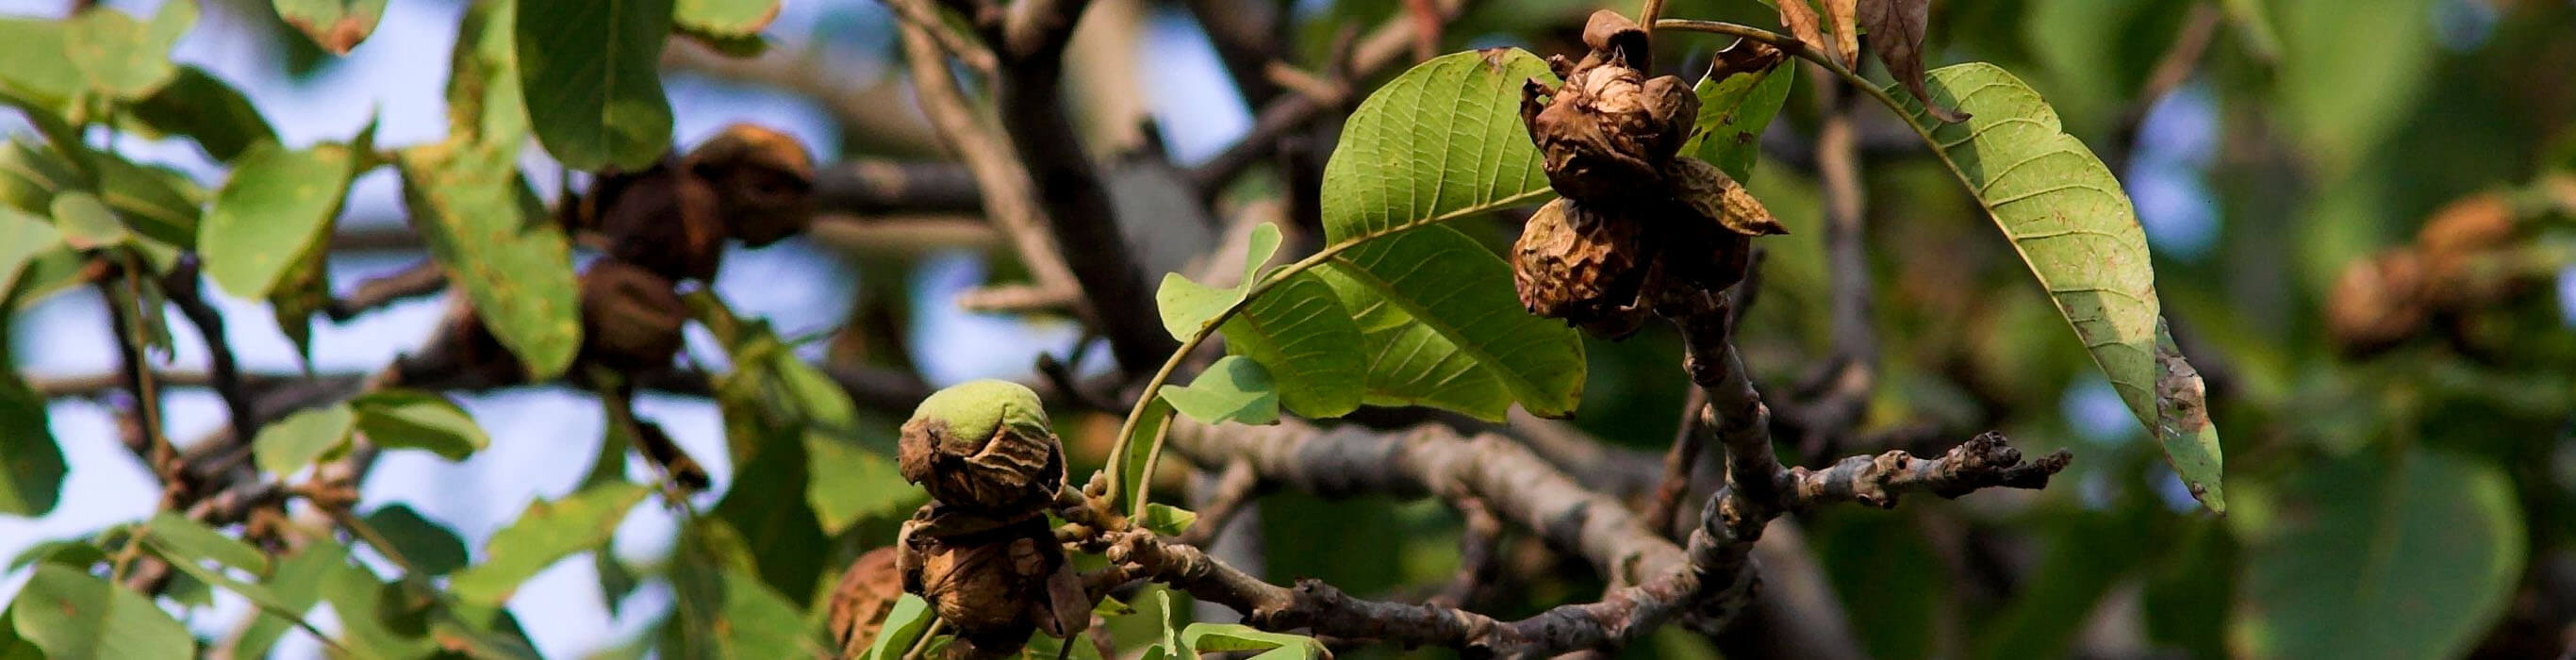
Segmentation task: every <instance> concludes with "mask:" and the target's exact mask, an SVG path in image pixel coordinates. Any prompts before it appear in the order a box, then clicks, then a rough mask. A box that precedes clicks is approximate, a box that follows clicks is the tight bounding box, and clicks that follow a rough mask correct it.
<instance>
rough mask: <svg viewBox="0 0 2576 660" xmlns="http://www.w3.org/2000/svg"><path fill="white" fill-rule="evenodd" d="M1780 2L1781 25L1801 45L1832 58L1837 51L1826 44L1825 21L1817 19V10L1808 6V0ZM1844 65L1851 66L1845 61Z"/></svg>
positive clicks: (1783, 0)
mask: <svg viewBox="0 0 2576 660" xmlns="http://www.w3.org/2000/svg"><path fill="white" fill-rule="evenodd" d="M1779 2H1780V24H1781V25H1786V26H1789V33H1790V34H1794V35H1797V36H1798V41H1799V43H1804V44H1806V45H1807V47H1808V48H1810V49H1814V50H1815V51H1816V52H1818V53H1824V54H1825V56H1826V57H1832V56H1833V53H1834V52H1836V51H1835V49H1834V48H1833V46H1831V45H1829V44H1827V43H1825V31H1824V26H1823V25H1822V23H1823V21H1824V19H1821V18H1817V17H1816V8H1814V7H1809V6H1807V0H1779ZM1844 64H1846V65H1848V64H1850V60H1848V59H1846V60H1844Z"/></svg>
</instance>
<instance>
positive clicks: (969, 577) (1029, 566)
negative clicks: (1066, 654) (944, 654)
mask: <svg viewBox="0 0 2576 660" xmlns="http://www.w3.org/2000/svg"><path fill="white" fill-rule="evenodd" d="M958 515H968V516H971V515H972V514H970V513H964V512H958V511H955V510H953V508H951V507H944V506H940V505H935V504H934V505H932V506H928V507H923V508H922V510H921V511H919V512H916V513H915V514H913V519H912V520H909V521H906V522H905V523H904V526H903V530H902V532H901V533H900V535H899V536H898V540H897V541H896V545H897V547H899V548H901V550H900V551H899V552H900V554H899V555H898V556H897V557H896V567H897V570H898V571H899V572H900V574H901V575H902V580H903V589H904V591H907V592H911V593H914V594H918V595H920V596H921V597H922V599H923V600H926V601H929V602H930V609H931V611H932V612H933V613H936V614H938V615H939V618H940V620H943V621H947V622H948V623H949V624H950V625H953V626H956V628H957V634H958V640H959V641H960V642H961V643H963V645H964V648H963V649H961V650H962V651H963V652H962V653H960V655H965V656H967V657H1001V656H1006V655H1009V654H1010V653H1012V652H1015V651H1018V650H1019V648H1020V647H1021V645H1023V644H1025V643H1026V642H1027V641H1028V637H1029V633H1031V632H1044V633H1046V634H1047V635H1049V636H1052V637H1056V638H1060V639H1062V638H1071V637H1072V636H1074V635H1078V634H1080V633H1081V632H1082V631H1083V630H1084V629H1085V628H1088V627H1090V625H1091V602H1090V599H1089V598H1088V594H1087V593H1086V592H1085V591H1084V589H1083V587H1082V580H1081V577H1080V576H1079V575H1077V574H1076V573H1075V572H1074V569H1073V566H1072V564H1071V563H1070V562H1067V561H1066V560H1065V556H1064V549H1063V548H1062V547H1060V546H1058V545H1057V543H1056V540H1055V533H1054V532H1053V531H1052V530H1050V529H1048V528H1047V525H1046V521H1045V519H1043V518H1033V519H1029V520H1023V521H1020V522H1018V523H1014V524H1011V525H1006V526H1002V527H999V528H993V529H986V530H982V531H977V532H970V533H960V534H953V535H941V534H938V533H935V532H933V531H931V530H932V529H933V528H937V527H943V526H954V525H953V524H950V523H947V522H946V521H942V520H941V519H942V518H946V517H953V516H958Z"/></svg>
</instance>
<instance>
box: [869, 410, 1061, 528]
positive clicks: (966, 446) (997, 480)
mask: <svg viewBox="0 0 2576 660" xmlns="http://www.w3.org/2000/svg"><path fill="white" fill-rule="evenodd" d="M898 458H899V459H900V460H899V464H898V467H899V468H900V469H901V471H902V472H903V478H904V479H905V480H907V481H911V482H913V483H917V484H921V486H922V488H924V489H926V490H928V491H930V496H931V498H933V499H936V500H939V501H940V502H941V503H944V504H947V505H950V506H953V507H957V508H960V509H965V510H971V511H977V512H979V513H981V514H983V515H987V516H992V517H995V518H996V519H997V520H1002V521H1011V520H1018V519H1020V518H1023V517H1027V516H1035V515H1038V514H1040V513H1043V512H1044V511H1045V510H1046V508H1047V506H1048V505H1050V504H1052V503H1053V502H1054V501H1055V495H1056V489H1057V488H1058V487H1059V486H1060V485H1062V484H1063V482H1064V444H1063V443H1062V442H1061V441H1059V440H1057V439H1056V437H1055V431H1054V430H1053V429H1052V428H1050V427H1049V426H1048V423H1047V417H1046V408H1045V406H1044V405H1043V404H1042V403H1040V402H1039V401H1038V395H1037V393H1036V392H1033V391H1030V390H1029V388H1028V387H1026V386H1023V385H1020V384H1018V383H1013V382H1009V381H1001V380H978V381H970V382H966V383H962V384H959V385H957V386H954V387H950V388H948V389H944V390H940V391H938V392H937V393H934V394H931V395H930V398H927V399H923V400H922V402H921V406H920V407H919V408H916V409H914V410H913V413H912V419H910V420H908V421H906V422H904V424H903V439H902V442H901V446H900V456H899V457H898Z"/></svg>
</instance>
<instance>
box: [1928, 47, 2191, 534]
mask: <svg viewBox="0 0 2576 660" xmlns="http://www.w3.org/2000/svg"><path fill="white" fill-rule="evenodd" d="M1926 88H1927V91H1928V92H1929V93H1930V98H1931V100H1932V102H1934V103H1948V104H1951V105H1954V106H1956V107H1958V108H1960V109H1961V110H1963V111H1966V114H1967V116H1968V117H1969V119H1968V120H1967V121H1964V122H1961V123H1955V124H1952V123H1943V122H1941V121H1940V119H1939V118H1938V117H1937V116H1936V115H1935V114H1934V113H1933V112H1930V111H1926V110H1925V109H1924V108H1923V104H1921V103H1917V102H1914V101H1911V100H1900V101H1899V103H1900V104H1902V105H1905V106H1907V107H1906V108H1905V112H1904V114H1906V115H1907V121H1909V122H1910V123H1912V124H1913V126H1914V128H1915V130H1916V131H1917V132H1918V133H1920V134H1921V135H1922V136H1923V139H1924V140H1925V141H1926V142H1929V143H1931V144H1932V145H1933V146H1934V147H1935V150H1934V153H1935V154H1937V155H1938V156H1939V157H1940V160H1941V162H1942V164H1943V165H1944V166H1947V167H1948V168H1950V170H1951V172H1952V173H1954V174H1956V175H1957V176H1958V177H1959V181H1960V183H1962V184H1964V185H1966V186H1967V187H1968V190H1969V192H1971V193H1973V194H1975V195H1976V197H1977V200H1978V203H1979V204H1980V205H1982V206H1984V207H1985V209H1986V212H1987V214H1988V215H1989V216H1991V217H1992V218H1993V219H1994V221H1995V227H1996V228H1997V229H1999V230H2002V231H2003V233H2004V237H2005V238H2006V239H2009V240H2010V241H2011V243H2012V246H2013V249H2014V251H2015V252H2017V253H2018V254H2019V255H2020V256H2021V258H2022V262H2023V263H2024V264H2025V265H2027V266H2029V267H2030V271H2031V275H2032V276H2033V277H2034V278H2036V279H2038V280H2039V282H2040V285H2041V286H2043V287H2045V288H2046V289H2047V291H2048V296H2049V299H2050V301H2051V302H2054V303H2056V306H2057V310H2058V313H2059V314H2060V315H2061V316H2064V317H2065V318H2066V321H2067V323H2068V324H2069V325H2071V326H2073V327H2074V329H2075V335H2076V337H2077V338H2078V339H2081V340H2082V341H2083V342H2084V347H2085V350H2086V351H2088V352H2090V353H2091V354H2092V356H2093V362H2094V364H2095V365H2096V366H2099V367H2101V369H2102V372H2103V375H2104V376H2106V377H2107V378H2109V380H2110V381H2111V386H2112V387H2113V389H2116V390H2118V391H2119V394H2120V399H2121V402H2122V403H2125V404H2127V405H2128V407H2129V412H2130V413H2131V414H2134V415H2136V416H2137V418H2138V421H2139V423H2141V424H2144V425H2145V426H2146V428H2147V430H2148V431H2149V432H2150V433H2153V434H2155V436H2156V440H2157V442H2158V444H2159V445H2161V446H2162V448H2163V450H2164V452H2165V462H2166V463H2167V464H2169V465H2171V466H2173V469H2174V472H2175V473H2176V474H2178V475H2180V476H2181V477H2182V480H2183V483H2184V484H2185V485H2187V486H2189V487H2190V488H2191V491H2192V494H2193V495H2194V496H2195V497H2198V498H2199V499H2200V501H2201V502H2202V503H2203V504H2205V505H2207V506H2208V507H2209V509H2210V510H2211V511H2214V512H2220V513H2224V512H2225V511H2226V510H2227V504H2226V498H2225V494H2224V492H2223V491H2222V490H2221V489H2220V485H2219V480H2220V475H2221V472H2222V471H2221V467H2222V463H2223V461H2222V457H2221V452H2220V449H2219V443H2218V434H2217V430H2216V428H2215V427H2214V426H2212V425H2211V424H2210V423H2209V419H2208V412H2207V407H2206V402H2205V401H2204V394H2203V388H2202V386H2201V384H2200V377H2199V375H2198V374H2197V373H2195V372H2193V371H2192V370H2191V366H2190V364H2189V363H2188V362H2187V361H2185V360H2184V359H2183V357H2182V355H2181V352H2180V351H2178V350H2174V349H2173V348H2172V340H2171V338H2169V337H2166V336H2165V332H2164V330H2163V323H2164V320H2163V317H2162V316H2161V305H2160V303H2159V301H2158V299H2157V297H2156V284H2155V270H2154V268H2153V264H2152V263H2151V261H2150V259H2149V256H2148V253H2147V237H2146V231H2145V230H2144V229H2143V228H2141V227H2140V226H2139V225H2138V216H2137V211H2136V210H2135V209H2134V208H2133V207H2132V206H2131V205H2130V202H2129V195H2128V193H2127V192H2126V191H2125V190H2123V189H2122V188H2121V186H2120V181H2119V179H2117V178H2115V177H2113V176H2112V175H2111V170H2110V168H2109V167H2106V166H2104V165H2103V164H2102V160H2101V159H2100V158H2098V157H2096V156H2094V155H2093V152H2092V150H2090V149H2087V148H2085V146H2084V143H2083V142H2081V141H2078V140H2076V139H2075V137H2074V136H2072V135H2067V134H2066V132H2065V130H2064V129H2063V128H2061V127H2060V124H2059V122H2058V118H2057V111H2056V110H2055V109H2054V108H2051V107H2049V105H2048V102H2047V101H2046V100H2045V99H2042V98H2040V96H2039V93H2038V92H2035V91H2032V90H2031V88H2030V86H2029V85H2027V84H2024V83H2023V82H2022V81H2021V79H2020V78H2016V77H2014V76H2013V75H2012V74H2011V73H2009V72H2006V71H2004V70H2003V69H2002V68H1999V67H1996V66H1994V65H1992V64H1985V63H1969V64H1960V65H1956V66H1947V67H1942V68H1941V69H1939V70H1936V71H1933V72H1931V75H1930V76H1928V81H1927V87H1926Z"/></svg>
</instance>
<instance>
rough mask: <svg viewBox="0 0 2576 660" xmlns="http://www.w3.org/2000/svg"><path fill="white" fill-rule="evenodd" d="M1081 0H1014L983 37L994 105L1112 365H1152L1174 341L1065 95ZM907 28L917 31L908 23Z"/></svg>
mask: <svg viewBox="0 0 2576 660" xmlns="http://www.w3.org/2000/svg"><path fill="white" fill-rule="evenodd" d="M1089 6H1090V2H1089V1H1088V0H1019V2H1015V3H1012V5H1011V7H1010V11H1009V14H1008V18H1007V19H1006V20H1004V21H1003V22H1002V24H1001V25H1000V26H998V29H996V30H994V31H992V33H991V34H990V35H988V36H989V37H991V38H992V40H993V41H995V42H996V43H998V44H999V45H1000V53H999V55H1000V56H1001V57H1002V60H1003V64H1004V66H1003V67H1002V70H1001V73H1000V76H999V78H1000V79H999V81H998V85H997V88H996V92H995V94H994V96H995V103H994V105H995V107H996V109H997V110H999V111H1000V113H1001V118H1002V124H1003V125H1005V126H1009V127H1011V129H1010V130H1008V131H1004V133H1005V135H1006V137H1008V138H1009V140H1010V143H1011V146H1012V147H1013V149H1014V150H1016V151H1017V152H1018V155H1019V160H1020V162H1021V164H1022V165H1024V166H1025V167H1026V168H1027V174H1028V177H1029V179H1030V181H1031V182H1032V183H1033V184H1034V185H1035V187H1036V193H1037V201H1038V205H1039V206H1040V207H1041V208H1042V209H1044V212H1045V216H1046V219H1047V222H1046V226H1047V229H1048V230H1049V231H1050V232H1051V233H1052V234H1053V235H1054V237H1055V243H1056V245H1058V246H1061V247H1062V248H1063V249H1065V250H1066V251H1067V253H1068V255H1067V256H1068V257H1069V258H1068V259H1066V262H1067V265H1068V266H1070V267H1071V269H1072V272H1073V277H1074V280H1075V281H1077V282H1080V283H1081V293H1082V295H1084V296H1087V297H1089V299H1090V302H1091V311H1092V315H1091V316H1092V318H1091V320H1092V323H1093V326H1094V327H1097V328H1099V330H1100V332H1101V334H1102V335H1103V336H1106V337H1108V338H1109V352H1110V355H1111V356H1112V357H1114V358H1116V360H1117V363H1118V367H1119V369H1121V370H1123V371H1125V372H1127V373H1131V374H1145V373H1152V372H1153V370H1154V368H1155V367H1156V366H1158V365H1160V364H1162V362H1163V358H1164V357H1165V356H1168V355H1170V354H1171V352H1172V349H1173V348H1175V347H1177V346H1178V345H1179V344H1178V342H1175V341H1174V340H1173V339H1172V338H1171V336H1170V335H1169V334H1167V333H1166V332H1165V331H1164V329H1163V326H1162V323H1161V321H1160V318H1161V317H1160V316H1158V315H1156V313H1155V311H1154V291H1153V288H1152V285H1151V284H1150V283H1149V282H1148V281H1147V280H1146V273H1145V270H1144V268H1143V267H1142V266H1140V265H1138V264H1137V262H1136V255H1135V253H1134V251H1133V250H1130V249H1128V247H1127V242H1126V237H1125V236H1123V235H1122V234H1120V233H1119V229H1118V216H1117V214H1116V211H1115V210H1114V209H1113V208H1112V207H1111V205H1110V200H1109V188H1108V186H1106V185H1104V184H1103V183H1102V182H1101V179H1100V174H1099V172H1098V171H1097V168H1095V167H1094V166H1093V164H1092V162H1091V157H1090V156H1089V155H1088V154H1087V153H1085V152H1084V151H1083V148H1082V140H1081V138H1080V137H1079V136H1077V135H1076V133H1075V131H1074V127H1073V121H1072V117H1071V115H1070V114H1069V113H1067V112H1066V110H1065V103H1064V46H1065V42H1066V41H1068V40H1069V39H1071V37H1072V36H1073V25H1074V22H1075V21H1076V20H1078V19H1080V18H1081V16H1082V12H1083V10H1084V9H1086V8H1088V7H1089ZM913 31H919V30H918V29H914V30H913Z"/></svg>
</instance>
